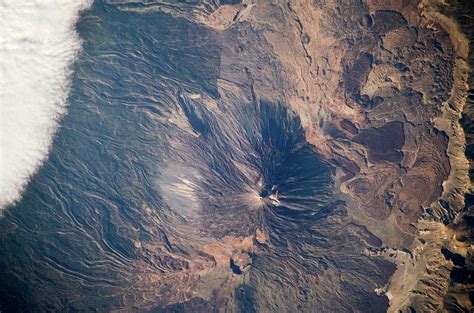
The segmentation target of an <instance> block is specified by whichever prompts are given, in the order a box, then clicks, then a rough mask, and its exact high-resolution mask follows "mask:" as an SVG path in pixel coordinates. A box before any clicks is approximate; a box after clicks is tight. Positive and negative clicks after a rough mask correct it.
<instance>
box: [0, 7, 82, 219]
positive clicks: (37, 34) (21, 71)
mask: <svg viewBox="0 0 474 313" xmlns="http://www.w3.org/2000/svg"><path fill="white" fill-rule="evenodd" d="M88 5H89V3H88V1H84V0H36V1H35V0H21V1H18V0H2V1H0V214H1V212H2V210H3V209H4V208H5V207H6V206H7V205H9V204H11V203H13V202H15V201H17V200H19V199H20V197H21V193H22V191H23V189H24V188H25V186H26V183H27V182H28V180H29V179H30V177H31V176H32V175H33V174H34V173H35V171H36V170H37V169H38V168H39V167H40V166H41V164H42V162H43V161H44V160H45V158H46V157H47V154H48V151H49V148H50V145H51V142H52V138H53V135H54V133H55V131H56V129H57V127H58V122H59V119H60V118H61V116H62V115H63V114H64V113H65V109H66V99H67V95H68V89H69V88H68V87H69V77H70V66H71V64H72V62H73V61H74V58H75V57H76V55H77V53H78V51H79V49H80V40H79V37H78V35H77V33H76V32H75V31H74V23H75V22H76V21H77V17H78V14H79V12H80V10H82V9H85V8H87V6H88Z"/></svg>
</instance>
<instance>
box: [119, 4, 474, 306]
mask: <svg viewBox="0 0 474 313" xmlns="http://www.w3.org/2000/svg"><path fill="white" fill-rule="evenodd" d="M156 2H157V3H158V4H154V5H150V6H147V7H145V8H140V9H137V8H128V7H124V10H135V11H136V10H141V11H161V12H165V13H168V14H171V15H173V16H177V17H183V18H186V19H189V20H191V21H193V22H196V23H199V24H201V25H205V26H206V27H209V28H211V29H213V30H214V31H215V32H216V34H217V38H216V40H218V42H219V45H220V46H221V48H222V53H221V60H220V74H219V77H218V81H217V84H218V89H219V93H220V94H221V95H227V97H232V98H237V99H242V101H244V102H248V101H250V100H252V99H253V100H261V99H263V100H266V101H271V102H275V103H286V104H287V105H288V107H289V109H290V110H291V111H292V112H294V113H295V114H296V115H297V116H298V117H299V118H300V120H301V123H302V126H303V128H304V131H305V136H306V140H307V141H308V142H309V143H310V144H312V146H313V148H314V149H315V150H316V151H317V152H318V153H319V154H320V155H322V156H324V158H325V159H326V160H328V161H329V162H330V163H331V164H332V165H333V166H334V168H335V169H336V172H335V175H336V177H337V184H336V187H337V189H338V190H339V191H340V193H341V197H343V198H344V200H345V206H346V209H347V211H348V214H349V217H350V218H349V219H350V220H351V224H347V226H346V227H347V228H348V229H350V228H352V230H351V232H354V233H355V234H357V236H359V237H360V236H362V237H364V236H365V237H366V238H367V239H366V240H367V241H369V242H370V241H373V242H377V241H379V240H380V241H381V244H378V245H377V244H375V246H374V247H372V248H368V249H367V250H366V251H365V253H366V254H368V255H371V256H379V257H382V258H386V259H387V260H388V261H390V262H393V263H395V264H396V271H395V273H394V274H393V276H392V277H391V279H390V281H389V282H388V284H387V285H385V286H380V288H379V289H377V290H376V291H377V293H379V294H385V295H386V296H387V297H388V298H389V301H390V307H389V311H390V312H398V311H399V310H401V311H403V312H405V311H406V312H412V311H414V310H416V311H420V312H425V311H436V310H440V309H441V308H443V307H444V309H446V310H468V309H470V308H472V303H471V300H472V299H471V300H470V299H469V297H468V293H469V290H471V292H472V279H471V280H470V281H467V280H468V279H467V278H466V279H464V281H463V282H454V281H453V280H452V277H451V278H450V273H451V272H452V271H453V270H454V269H455V268H457V267H459V264H457V263H456V261H453V258H452V256H451V257H450V255H455V256H462V257H461V258H462V259H463V260H469V259H470V256H471V255H472V244H471V243H469V241H466V240H467V239H466V236H467V237H468V238H471V239H472V235H470V236H471V237H469V233H470V230H469V226H466V223H467V222H462V221H461V220H459V218H458V215H459V214H460V212H465V210H466V209H464V211H463V207H464V194H465V193H466V192H467V191H468V189H469V188H470V181H469V176H468V169H469V163H468V160H467V159H466V157H465V154H464V149H465V143H466V139H465V137H464V136H465V134H464V131H463V128H462V125H461V123H460V122H459V120H460V118H461V113H462V112H463V108H464V106H465V104H466V100H467V98H468V89H469V87H468V80H469V79H470V78H469V64H468V63H469V41H468V40H467V37H466V36H465V35H464V34H463V32H462V30H461V29H460V28H459V26H458V25H457V24H456V21H455V19H454V18H453V17H448V14H447V13H446V15H444V14H443V13H442V12H443V11H446V10H448V11H449V5H447V4H444V3H443V1H437V0H422V1H390V0H368V1H362V2H360V1H337V0H298V1H296V0H292V1H250V0H249V1H246V0H244V1H221V4H216V3H209V4H205V3H201V4H194V3H193V4H184V3H183V4H170V3H167V2H166V1H163V3H161V2H162V1H156ZM224 97H226V96H224ZM471 97H472V95H471ZM203 101H206V102H207V105H208V106H210V107H215V106H217V104H216V103H214V100H212V99H205V100H203ZM471 101H472V99H471ZM471 105H472V103H471ZM471 112H472V111H468V112H467V113H465V118H464V119H465V120H472V118H471V116H470V115H471V114H472V113H471ZM467 125H468V126H466V127H468V130H467V132H468V133H470V132H471V129H470V128H469V127H471V126H470V124H467ZM467 138H468V142H469V144H470V145H469V147H470V148H472V145H471V141H472V138H471V137H469V136H468V137H467ZM471 150H472V149H471ZM471 154H472V152H471ZM242 171H245V170H244V169H242ZM246 171H247V173H248V174H249V175H251V173H250V172H249V171H251V170H250V169H247V170H246ZM249 197H250V198H251V197H252V196H251V195H249ZM254 197H255V199H257V195H255V196H254ZM249 201H250V200H249ZM255 201H257V200H255ZM256 206H257V207H258V205H257V204H256ZM461 215H462V214H461ZM471 219H472V217H471ZM458 224H461V226H459V225H458ZM349 225H353V226H349ZM456 225H457V226H456ZM210 227H212V225H211V226H210ZM267 244H271V243H270V242H268V236H267V235H266V234H265V231H264V230H260V229H258V230H257V233H256V234H255V235H253V236H250V237H243V236H241V237H238V236H228V237H224V239H222V240H220V243H218V244H211V245H205V246H204V248H202V249H203V250H204V251H205V252H206V253H207V254H209V255H212V256H213V259H214V260H215V264H207V263H206V262H204V261H203V262H201V261H200V260H199V259H195V260H192V261H191V260H190V261H189V264H190V265H189V266H190V272H193V274H192V275H198V276H203V275H204V276H205V274H206V273H208V272H209V271H210V270H211V269H212V268H221V269H220V270H219V271H221V272H222V275H225V271H229V270H234V272H235V271H237V272H239V273H240V274H242V273H243V272H245V271H246V270H247V269H248V268H249V267H251V266H252V259H251V258H250V257H249V254H252V253H253V254H259V253H260V251H261V250H260V249H259V248H258V246H261V245H267ZM229 260H230V262H231V268H230V269H229V268H228V263H229ZM463 262H464V263H465V262H471V261H463ZM191 264H195V265H192V266H193V267H195V266H197V267H198V268H197V269H196V270H194V271H192V269H193V268H192V267H191ZM176 266H180V265H179V264H177V265H176ZM295 266H296V265H295ZM293 270H294V271H299V270H298V269H297V267H295V268H294V269H293ZM291 271H292V269H291V268H290V267H289V268H288V272H287V273H286V274H287V275H291V274H290V273H291ZM465 275H467V274H465ZM469 275H471V274H469ZM322 277H323V276H322ZM469 277H470V276H469ZM323 278H324V277H323ZM323 278H322V279H323ZM163 279H164V278H163ZM167 279H168V278H167ZM189 279H190V281H192V277H191V276H189ZM193 284H194V283H190V284H189V285H187V286H186V285H184V286H183V288H193V287H192V286H193ZM206 284H207V283H201V284H198V286H202V285H206ZM233 284H234V283H233ZM199 288H200V287H197V288H195V287H194V289H195V290H198V289H199ZM466 288H467V289H466ZM448 289H449V292H448ZM201 290H202V289H201ZM222 290H223V289H221V292H222ZM213 292H214V293H215V292H216V291H213ZM200 296H201V297H202V298H207V297H209V296H210V293H208V294H202V292H201V295H200ZM175 300H179V301H183V300H189V299H188V297H184V298H179V299H178V298H177V299H175ZM191 301H192V302H193V307H195V308H198V309H199V308H200V309H203V308H204V307H205V301H204V302H202V303H201V302H199V301H201V300H199V301H198V300H196V299H194V300H191ZM223 301H224V300H223ZM170 302H172V301H170Z"/></svg>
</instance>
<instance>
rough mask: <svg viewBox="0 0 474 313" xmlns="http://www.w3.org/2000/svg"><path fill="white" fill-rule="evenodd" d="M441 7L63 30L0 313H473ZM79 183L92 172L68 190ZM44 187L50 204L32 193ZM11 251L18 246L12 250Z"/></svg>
mask: <svg viewBox="0 0 474 313" xmlns="http://www.w3.org/2000/svg"><path fill="white" fill-rule="evenodd" d="M459 5H460V4H454V3H453V4H446V3H444V2H442V1H436V0H421V1H420V2H417V1H389V0H367V1H359V0H351V1H347V0H290V1H287V0H285V1H283V0H282V1H280V0H275V1H253V0H242V1H238V0H235V1H233V0H228V1H217V0H215V1H213V0H209V1H204V0H202V1H197V0H196V1H171V0H169V1H168V0H162V1H161V0H158V1H122V0H108V1H105V2H104V3H96V4H94V5H93V7H92V8H91V10H90V11H89V12H85V13H84V16H83V17H82V19H81V21H80V22H79V24H78V31H79V33H80V34H81V37H83V39H84V57H83V58H82V60H81V61H79V62H78V64H77V65H76V67H77V68H76V74H75V75H76V78H75V79H76V83H75V85H74V86H75V87H74V88H76V89H74V90H76V91H75V92H73V94H72V95H71V99H72V102H73V103H76V104H78V105H77V106H76V107H75V106H74V104H72V105H71V110H72V113H70V117H68V118H66V119H65V121H64V125H65V130H62V133H61V132H60V133H59V135H58V139H57V145H58V147H59V148H58V151H59V152H57V153H56V154H55V153H52V156H51V158H50V159H51V160H50V161H48V162H49V163H48V164H47V165H46V166H45V169H43V170H42V172H40V173H39V174H38V178H37V179H36V181H33V183H32V184H31V185H32V186H33V187H31V188H30V189H29V191H27V194H26V196H25V200H24V201H23V203H21V204H20V205H18V207H16V208H12V210H11V211H9V212H11V213H8V214H11V217H8V214H7V218H6V219H5V220H3V221H1V223H3V225H1V226H2V228H1V229H2V230H1V233H0V239H1V241H2V243H1V247H2V248H3V249H4V250H5V251H7V252H6V254H7V255H8V256H9V257H8V259H7V258H4V259H3V260H2V262H1V263H0V265H2V266H3V267H5V268H6V267H10V268H14V270H13V271H10V272H7V271H3V272H1V274H0V277H3V278H6V277H7V278H8V279H9V281H11V283H9V285H8V284H6V283H4V284H3V285H2V286H1V287H2V288H0V291H2V290H3V291H5V290H7V289H9V290H13V289H15V290H17V289H18V288H19V287H18V286H23V284H24V281H26V280H27V279H26V278H25V277H30V278H29V279H31V277H34V279H35V281H37V282H38V283H37V284H36V285H34V286H32V287H29V288H28V289H27V291H24V292H21V293H18V294H14V295H11V294H9V293H8V292H6V293H4V294H6V295H4V296H2V297H3V298H0V300H2V301H1V303H3V306H4V307H5V308H7V309H8V308H11V307H13V306H15V305H18V301H20V300H21V299H25V298H29V300H28V301H31V303H30V305H33V304H34V305H37V306H38V308H39V310H45V311H47V310H58V309H65V308H68V309H74V310H88V309H90V308H96V307H98V306H99V305H100V306H101V307H102V308H103V309H104V310H119V309H123V308H127V309H129V310H131V311H133V310H138V311H159V312H213V311H216V312H217V311H230V312H235V311H240V312H277V311H279V312H290V311H294V312H300V311H303V312H314V311H320V312H324V311H326V312H327V311H338V312H384V311H389V312H400V311H401V312H430V311H459V312H462V311H467V310H470V309H472V292H473V291H472V288H473V278H472V239H473V234H472V218H473V216H472V209H471V207H470V205H471V204H472V195H469V194H468V195H467V196H466V198H465V194H466V193H468V192H470V191H471V189H470V188H471V183H470V179H472V175H471V177H470V175H469V173H470V171H469V169H470V162H472V157H473V151H471V150H472V147H473V146H472V145H473V143H472V139H473V138H472V135H471V134H472V125H471V121H472V117H471V115H472V114H473V112H474V111H473V110H471V108H470V107H471V106H472V105H473V102H472V101H473V98H472V97H473V94H472V75H471V72H470V67H469V64H470V62H471V61H472V52H470V51H472V50H470V49H469V40H468V39H469V36H471V37H472V34H468V33H467V31H466V29H467V30H469V29H471V30H472V28H469V27H468V26H467V27H465V28H464V29H463V28H462V27H460V26H458V25H463V21H462V20H461V19H460V17H459V16H458V15H456V14H458V12H459V10H461V9H460V8H459ZM471 11H472V8H471ZM469 14H473V13H472V12H469ZM469 16H470V18H471V19H472V15H469ZM124 25H125V26H124ZM133 27H136V28H133ZM92 29H94V33H93V35H90V34H91V33H92V32H91V30H92ZM117 29H120V32H119V33H116V32H117ZM132 34H133V35H132ZM135 36H136V37H137V38H135ZM133 42H138V43H137V44H133ZM471 42H472V41H471ZM470 53H471V54H470ZM470 58H471V59H470ZM124 64H129V66H128V67H127V66H125V65H124ZM130 64H131V65H130ZM470 84H471V87H469V86H470ZM470 88H471V89H470ZM119 108H123V109H124V110H125V111H126V112H127V114H132V113H133V114H136V116H138V117H139V123H135V122H133V121H130V120H128V119H129V117H128V116H129V115H127V114H122V113H120V114H119V115H117V112H122V111H119ZM461 117H462V120H460V119H461ZM73 118H74V119H73ZM113 122H115V123H118V124H113ZM68 123H69V124H68ZM84 125H85V126H84ZM97 125H102V126H104V127H105V128H106V131H103V130H99V128H98V127H97ZM117 125H120V126H117ZM73 130H74V131H80V134H81V135H79V136H78V135H76V134H73V133H72V131H73ZM68 136H71V138H73V139H69V138H70V137H68ZM77 138H79V139H77ZM83 138H94V140H92V142H90V141H85V140H84V141H82V140H83ZM111 138H113V139H111ZM466 141H467V150H466V151H467V152H466V153H465V149H466ZM78 142H81V143H82V145H79V144H77V143H78ZM104 142H108V143H107V144H104ZM71 146H74V148H69V147H71ZM61 147H62V149H60V148H61ZM74 149H77V151H76V150H74ZM80 149H83V150H80ZM79 151H80V153H79ZM121 153H124V154H125V155H124V156H122V155H121ZM72 155H81V157H82V158H83V159H81V161H73V159H72V157H70V156H72ZM104 155H106V156H107V158H108V160H109V161H107V162H105V161H102V160H101V159H102V158H103V156H104ZM466 156H467V157H466ZM137 164H139V165H140V166H141V167H140V170H136V166H137ZM57 168H58V169H57ZM57 173H60V174H57ZM81 173H82V174H81ZM97 173H114V174H113V177H102V176H100V175H99V176H100V178H95V177H96V175H97ZM56 175H57V176H56ZM80 175H86V176H87V177H91V178H90V180H89V181H85V182H84V183H81V184H80V185H79V186H72V185H70V183H69V182H70V181H71V177H79V176H80ZM99 176H98V177H99ZM53 179H54V181H55V182H58V181H59V182H62V183H61V186H63V187H61V188H67V190H68V194H70V195H66V193H63V192H61V191H60V190H59V189H60V188H59V187H58V190H55V189H54V188H46V187H44V186H48V185H50V184H49V183H48V182H49V181H50V180H53ZM104 190H111V192H112V194H113V197H110V196H109V195H110V194H107V195H106V194H105V192H104ZM46 193H47V194H48V195H50V196H49V198H48V199H49V200H44V199H42V198H41V199H42V200H41V201H38V200H37V199H38V198H40V196H38V195H42V194H46ZM79 195H80V196H81V197H82V198H81V199H82V200H80V201H78V200H74V199H76V198H77V199H79ZM32 203H41V205H42V206H44V207H46V208H48V209H47V210H45V211H43V212H42V213H38V212H36V213H35V215H34V216H36V215H38V220H41V216H42V215H48V216H55V218H53V220H55V219H56V218H57V220H60V219H61V218H64V219H67V220H68V224H67V226H58V229H56V231H57V232H58V233H61V234H64V236H67V235H66V234H68V233H74V234H76V236H77V237H74V239H69V240H70V241H64V240H65V239H60V238H62V237H61V236H59V235H58V236H59V237H56V235H54V236H53V235H51V233H52V232H51V228H49V227H46V226H45V225H43V224H42V223H38V222H32V218H31V217H30V216H29V215H28V217H26V216H27V214H26V212H29V211H28V210H29V208H30V207H31V206H34V205H32ZM79 203H80V204H79ZM59 204H60V205H59ZM57 207H60V208H61V209H60V210H59V211H57V209H55V208H57ZM30 218H31V220H30ZM36 223H37V224H36ZM24 225H31V226H28V227H25V226H24ZM58 225H61V223H60V222H58ZM55 227H56V226H55ZM18 229H20V231H18ZM22 229H23V230H22ZM28 229H35V232H36V233H37V236H36V239H35V240H40V241H41V242H42V245H40V246H39V247H38V246H36V245H33V243H32V242H33V240H32V239H31V235H30V234H29V232H28ZM38 238H39V239H38ZM15 242H22V243H23V244H24V245H27V246H28V247H30V245H31V247H30V248H29V249H25V252H17V251H16V250H15V245H14V243H15ZM65 242H67V243H65ZM78 246H79V247H81V250H82V251H87V252H86V256H85V257H84V256H83V255H81V254H79V252H77V249H76V247H78ZM58 251H60V252H58ZM23 254H24V255H23ZM59 255H62V257H60V256H59ZM20 258H27V259H30V260H35V261H34V262H36V263H35V264H36V265H34V266H33V265H32V266H23V265H21V264H18V263H15V261H14V260H16V259H20ZM61 258H64V259H68V260H73V261H72V262H71V263H68V264H65V263H62V262H61ZM12 260H13V261H12ZM12 264H13V265H12ZM33 269H34V270H33ZM40 273H41V274H40ZM71 279H73V281H74V283H71ZM13 286H14V287H13ZM97 288H98V289H99V290H100V292H99V295H97ZM51 291H54V292H53V293H52V292H51ZM25 295H26V296H25ZM32 295H33V296H32ZM18 299H20V300H18ZM39 299H41V301H40V300H39ZM44 303H46V304H44ZM0 308H2V306H0Z"/></svg>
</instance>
